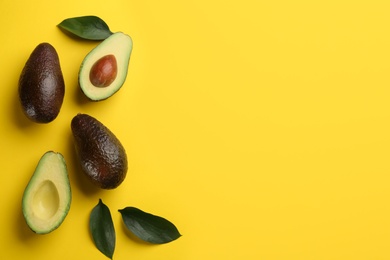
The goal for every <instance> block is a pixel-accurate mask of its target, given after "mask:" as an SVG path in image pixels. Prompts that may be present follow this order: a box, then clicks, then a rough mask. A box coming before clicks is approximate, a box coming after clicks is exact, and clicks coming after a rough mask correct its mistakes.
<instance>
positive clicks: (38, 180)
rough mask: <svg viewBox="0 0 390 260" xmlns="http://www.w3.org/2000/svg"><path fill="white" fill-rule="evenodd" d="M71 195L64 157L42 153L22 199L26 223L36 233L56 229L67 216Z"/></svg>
mask: <svg viewBox="0 0 390 260" xmlns="http://www.w3.org/2000/svg"><path fill="white" fill-rule="evenodd" d="M71 200H72V194H71V189H70V183H69V177H68V171H67V167H66V162H65V159H64V157H63V156H62V155H61V154H60V153H56V152H53V151H49V152H46V153H45V154H44V155H43V156H42V157H41V159H40V160H39V162H38V165H37V167H36V169H35V171H34V174H33V175H32V177H31V179H30V181H29V183H28V185H27V187H26V189H25V190H24V194H23V200H22V211H23V215H24V218H25V220H26V223H27V225H28V226H29V227H30V229H31V230H32V231H34V232H35V233H37V234H47V233H50V232H52V231H53V230H55V229H57V228H58V227H59V226H60V225H61V224H62V222H63V221H64V219H65V217H66V216H67V214H68V212H69V209H70V204H71Z"/></svg>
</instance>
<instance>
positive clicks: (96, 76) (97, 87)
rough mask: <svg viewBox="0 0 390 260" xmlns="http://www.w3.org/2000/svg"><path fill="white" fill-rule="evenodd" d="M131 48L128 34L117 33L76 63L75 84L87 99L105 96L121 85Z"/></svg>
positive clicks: (110, 94)
mask: <svg viewBox="0 0 390 260" xmlns="http://www.w3.org/2000/svg"><path fill="white" fill-rule="evenodd" d="M132 49H133V41H132V39H131V37H130V36H129V35H127V34H124V33H122V32H117V33H114V34H112V35H110V36H109V37H108V38H106V39H105V40H104V41H103V42H101V43H100V44H99V45H98V46H96V47H95V48H94V49H93V50H92V51H91V52H89V53H88V54H87V56H86V57H85V58H84V60H83V62H82V63H81V66H80V71H79V84H80V88H81V90H82V91H83V93H84V94H85V95H86V96H87V97H88V98H89V99H90V100H92V101H100V100H104V99H107V98H109V97H111V96H112V95H113V94H115V93H116V92H117V91H118V90H119V89H120V88H121V87H122V85H123V83H124V82H125V80H126V77H127V71H128V66H129V61H130V55H131V51H132Z"/></svg>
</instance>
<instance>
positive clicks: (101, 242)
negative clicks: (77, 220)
mask: <svg viewBox="0 0 390 260" xmlns="http://www.w3.org/2000/svg"><path fill="white" fill-rule="evenodd" d="M89 228H90V231H91V234H92V238H93V241H94V242H95V245H96V247H97V248H98V249H99V251H100V252H102V253H103V254H104V255H105V256H107V257H108V258H110V259H112V257H113V255H114V250H115V239H116V238H115V229H114V224H113V222H112V218H111V213H110V209H109V208H108V207H107V206H106V205H105V204H104V203H103V202H102V200H101V199H99V203H98V204H97V205H96V206H95V207H94V208H93V209H92V212H91V215H90V219H89Z"/></svg>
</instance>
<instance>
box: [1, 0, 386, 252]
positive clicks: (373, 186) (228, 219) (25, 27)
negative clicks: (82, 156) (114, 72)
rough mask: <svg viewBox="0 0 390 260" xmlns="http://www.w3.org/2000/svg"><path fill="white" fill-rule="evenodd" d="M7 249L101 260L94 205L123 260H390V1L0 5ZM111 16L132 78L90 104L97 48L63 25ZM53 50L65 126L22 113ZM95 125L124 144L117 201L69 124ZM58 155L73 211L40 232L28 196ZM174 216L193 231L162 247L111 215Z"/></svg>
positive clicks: (3, 227) (3, 216) (180, 225)
mask: <svg viewBox="0 0 390 260" xmlns="http://www.w3.org/2000/svg"><path fill="white" fill-rule="evenodd" d="M0 10H1V13H2V14H1V18H0V19H1V24H2V25H1V29H0V31H1V42H0V44H1V48H0V57H1V59H0V72H1V79H2V83H1V88H0V90H1V94H0V98H1V102H0V106H1V107H0V119H1V128H0V131H1V136H2V138H1V140H2V141H1V162H2V170H1V176H2V177H1V180H2V181H1V184H2V185H1V186H2V187H1V189H0V194H1V196H0V205H1V214H0V225H1V226H0V227H1V228H0V230H1V236H0V245H1V250H2V253H1V255H2V258H7V259H106V257H105V256H104V255H102V254H101V253H100V252H99V251H98V250H97V249H96V248H95V246H94V245H93V242H92V239H91V236H90V234H89V231H88V218H89V213H90V211H91V209H92V208H93V207H94V206H95V205H96V204H97V202H98V199H99V198H101V199H102V200H103V202H104V203H106V205H108V206H109V208H110V209H111V213H112V216H113V220H114V224H115V227H116V232H117V243H116V250H115V254H114V259H118V260H119V259H138V260H144V259H180V260H181V259H185V260H187V259H188V260H198V259H267V260H270V259H299V260H304V259H308V260H309V259H310V260H312V259H316V260H319V259H332V260H335V259H343V260H345V259H353V260H358V259H390V250H389V248H390V247H389V246H390V224H389V223H390V189H389V184H390V160H389V158H390V102H389V100H390V74H389V70H390V63H389V61H390V15H389V13H390V3H389V1H385V0H382V1H375V0H374V1H336V0H330V1H309V0H307V1H303V0H296V1H283V0H279V1H263V0H240V1H238V0H237V1H229V0H227V1H226V0H225V1H222V0H214V1H209V0H196V1H194V0H187V1H179V0H166V1H157V0H155V1H133V0H130V1H128V0H126V1H125V0H122V1H116V0H111V1H101V0H95V1H74V0H68V1H61V2H57V1H19V0H15V1H2V2H1V4H0ZM88 14H93V15H98V16H100V17H102V18H103V19H104V20H105V21H106V22H107V23H108V24H109V26H110V28H111V29H112V30H113V31H123V32H125V33H127V34H129V35H131V37H132V38H133V41H134V49H133V53H132V57H131V62H130V67H129V74H128V79H127V81H126V83H125V85H124V87H123V88H122V89H121V90H120V91H119V92H118V93H117V94H116V95H114V96H113V97H111V98H110V99H108V100H106V101H102V102H99V103H91V102H88V101H87V100H86V99H85V98H84V97H83V95H82V94H81V92H80V90H79V89H78V86H77V73H78V69H79V65H80V63H81V61H82V59H83V58H84V56H85V55H86V54H87V53H88V52H89V51H90V50H91V49H92V48H93V47H94V46H95V45H96V44H97V43H94V42H87V41H78V40H75V39H72V38H70V37H68V36H67V35H65V34H64V33H62V32H61V31H60V30H59V29H58V28H57V27H56V25H57V24H58V23H59V22H61V21H62V20H63V19H65V18H68V17H74V16H81V15H88ZM44 41H46V42H50V43H51V44H52V45H53V46H54V47H55V48H56V49H57V51H58V53H59V56H60V60H61V66H62V69H63V74H64V77H65V83H66V95H65V100H64V103H63V107H62V110H61V112H60V115H59V117H58V118H57V119H56V120H55V121H54V122H52V123H50V124H47V125H38V124H35V123H30V122H29V121H28V120H27V119H26V118H25V117H24V115H23V114H22V112H21V109H20V106H19V102H18V96H17V82H18V78H19V74H20V72H21V70H22V68H23V65H24V63H25V62H26V60H27V58H28V56H29V55H30V53H31V51H32V50H33V49H34V48H35V46H36V45H37V44H38V43H40V42H44ZM78 112H83V113H88V114H90V115H92V116H95V117H96V118H98V119H99V120H100V121H102V122H103V123H104V124H105V125H107V126H108V127H109V128H110V129H111V130H112V131H113V132H114V133H115V134H116V135H117V137H118V138H119V139H120V140H121V141H122V143H123V145H124V146H125V148H126V150H127V154H128V157H129V162H130V165H129V172H128V176H127V178H126V180H125V182H124V183H123V184H122V185H121V186H120V187H119V188H117V189H116V190H111V191H103V190H97V189H95V188H93V187H92V186H91V185H90V183H89V182H88V181H87V180H86V179H85V178H84V176H83V175H82V174H81V173H80V172H79V170H78V169H79V168H78V166H77V162H76V159H75V155H74V150H73V143H72V137H71V132H70V120H71V119H72V117H73V116H74V115H76V114H77V113H78ZM47 150H55V151H58V152H61V153H62V154H63V155H64V157H65V159H66V160H67V163H68V168H69V174H70V179H71V184H72V194H73V201H72V206H71V210H70V212H69V215H68V217H67V218H66V219H65V222H64V223H63V224H62V226H61V227H60V228H59V229H57V230H56V231H54V232H53V233H51V234H49V235H45V236H39V235H35V234H33V233H32V232H31V231H30V230H29V229H28V227H27V226H26V224H25V222H24V219H23V216H22V213H21V198H22V194H23V190H24V187H25V186H26V185H27V183H28V180H29V178H30V176H31V174H32V172H33V171H34V168H35V166H36V164H37V162H38V160H39V158H40V157H41V156H42V155H43V153H44V152H46V151H47ZM126 206H136V207H138V208H140V209H143V210H145V211H148V212H151V213H154V214H156V215H160V216H163V217H166V218H167V219H169V220H171V221H172V222H173V223H175V224H176V226H177V227H178V228H179V230H180V232H181V233H182V235H183V236H182V237H181V238H180V239H179V240H177V241H175V242H173V243H170V244H166V245H159V246H152V245H147V244H144V243H141V242H139V241H137V240H134V239H133V238H131V237H129V235H128V234H127V233H126V232H125V230H124V227H123V225H122V221H121V218H120V214H119V212H117V209H120V208H123V207H126Z"/></svg>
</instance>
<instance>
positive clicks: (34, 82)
mask: <svg viewBox="0 0 390 260" xmlns="http://www.w3.org/2000/svg"><path fill="white" fill-rule="evenodd" d="M64 95H65V83H64V78H63V75H62V71H61V66H60V61H59V57H58V54H57V51H56V50H55V48H54V47H53V46H52V45H51V44H49V43H41V44H39V45H38V46H37V47H36V48H35V49H34V50H33V52H32V53H31V55H30V57H29V58H28V60H27V62H26V64H25V66H24V68H23V70H22V73H21V75H20V78H19V100H20V103H21V105H22V108H23V112H24V114H25V115H26V116H27V117H28V118H29V119H30V120H32V121H34V122H37V123H49V122H51V121H53V120H54V119H55V118H56V117H57V116H58V114H59V112H60V109H61V106H62V102H63V100H64Z"/></svg>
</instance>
